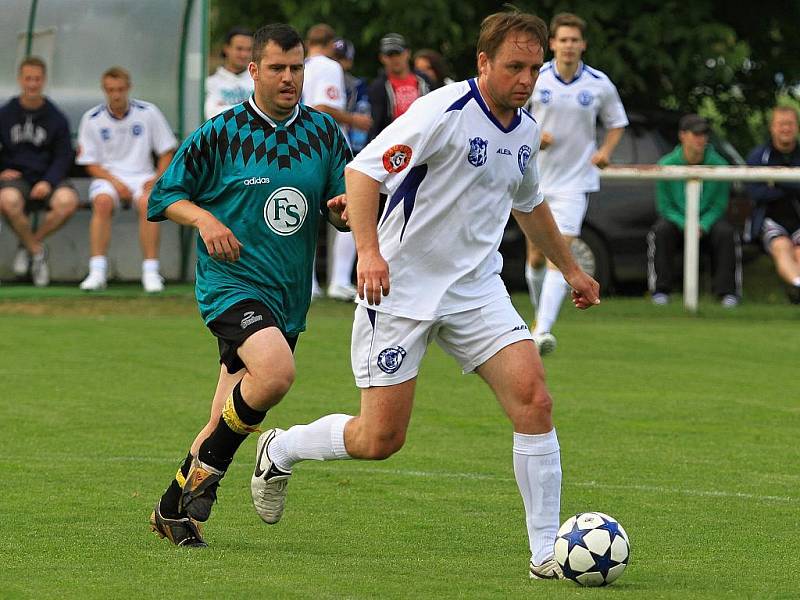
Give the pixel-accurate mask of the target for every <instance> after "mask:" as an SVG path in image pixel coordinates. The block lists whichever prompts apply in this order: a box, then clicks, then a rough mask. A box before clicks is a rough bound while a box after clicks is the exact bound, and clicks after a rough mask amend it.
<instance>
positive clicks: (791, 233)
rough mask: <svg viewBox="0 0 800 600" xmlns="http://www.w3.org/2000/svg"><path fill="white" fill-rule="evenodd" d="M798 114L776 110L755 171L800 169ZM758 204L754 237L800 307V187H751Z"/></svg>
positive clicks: (753, 160)
mask: <svg viewBox="0 0 800 600" xmlns="http://www.w3.org/2000/svg"><path fill="white" fill-rule="evenodd" d="M797 132H798V123H797V111H796V110H795V109H794V108H792V107H790V106H776V107H775V108H774V109H773V110H772V118H771V120H770V124H769V135H770V139H769V141H768V142H767V143H766V144H764V145H762V146H759V147H757V148H755V149H754V150H753V151H752V152H751V153H750V155H749V156H748V157H747V164H748V165H752V166H754V167H760V166H764V167H800V147H798V144H797ZM747 187H748V191H749V193H750V198H751V199H752V200H753V202H755V209H754V210H753V215H752V217H751V235H752V237H753V238H757V237H760V238H761V241H762V243H763V244H764V249H765V250H766V251H767V253H768V254H770V255H771V256H772V260H773V261H774V262H775V269H776V270H777V271H778V275H780V276H781V278H782V279H783V280H784V281H785V282H786V284H787V286H788V289H787V293H788V295H789V300H790V301H791V302H792V303H793V304H800V184H798V183H796V182H775V183H762V182H758V183H751V184H749V185H748V186H747Z"/></svg>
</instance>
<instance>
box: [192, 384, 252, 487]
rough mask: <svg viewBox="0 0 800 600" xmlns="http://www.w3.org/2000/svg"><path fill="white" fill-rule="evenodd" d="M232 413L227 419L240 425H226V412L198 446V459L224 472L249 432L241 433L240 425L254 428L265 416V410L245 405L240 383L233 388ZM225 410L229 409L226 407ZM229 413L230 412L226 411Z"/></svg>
mask: <svg viewBox="0 0 800 600" xmlns="http://www.w3.org/2000/svg"><path fill="white" fill-rule="evenodd" d="M231 395H232V397H233V413H235V414H234V415H230V417H229V418H232V419H238V420H239V421H241V424H237V423H228V421H227V420H226V416H225V415H226V410H223V415H222V416H221V417H220V418H219V421H218V422H217V426H216V428H215V429H214V431H212V432H211V435H209V436H208V437H207V438H206V440H205V441H204V442H203V443H202V445H201V446H200V452H199V453H198V458H199V459H200V461H201V462H204V463H205V464H207V465H210V466H212V467H214V468H215V469H219V470H220V471H225V470H227V469H228V466H229V465H230V464H231V461H233V455H234V454H236V451H237V450H238V449H239V446H240V445H241V444H242V442H243V441H244V440H245V438H247V436H248V435H249V432H246V431H243V430H242V428H241V425H242V424H243V425H244V426H246V427H254V426H256V425H258V424H259V423H261V421H263V420H264V417H266V415H267V411H265V410H263V411H262V410H256V409H254V408H252V407H250V406H248V405H247V403H246V402H245V401H244V398H242V382H241V381H240V382H239V383H237V384H236V387H234V388H233V394H231ZM226 408H229V407H227V406H226ZM228 412H230V411H228Z"/></svg>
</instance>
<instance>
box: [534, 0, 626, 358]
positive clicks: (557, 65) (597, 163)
mask: <svg viewBox="0 0 800 600" xmlns="http://www.w3.org/2000/svg"><path fill="white" fill-rule="evenodd" d="M585 31H586V22H585V21H584V20H583V19H581V18H580V17H578V16H576V15H573V14H571V13H560V14H557V15H556V16H555V17H553V20H552V21H551V23H550V49H551V50H552V51H553V54H554V55H555V58H554V59H553V60H551V61H550V62H547V63H545V65H544V67H542V71H541V73H540V76H539V79H538V81H537V82H536V87H535V89H534V92H533V96H532V98H531V103H532V111H531V112H533V115H534V117H535V118H536V120H537V121H538V122H539V123H540V124H541V127H542V143H541V147H540V150H541V151H540V152H539V159H538V165H539V175H540V177H541V190H542V194H544V198H545V200H546V201H547V203H548V204H549V205H550V210H551V211H552V212H553V218H554V219H555V221H556V225H558V229H559V231H561V233H562V235H563V236H564V240H565V241H566V242H567V244H568V245H569V244H570V243H571V242H572V240H573V239H574V238H575V237H577V236H579V235H580V233H581V224H582V223H583V217H584V216H585V215H586V207H587V194H588V193H589V192H596V191H597V190H598V189H600V177H599V175H598V171H597V169H602V168H604V167H605V166H606V165H608V163H609V162H610V160H611V154H612V153H613V152H614V148H615V147H616V146H617V144H618V143H619V140H620V138H622V133H623V131H624V128H625V126H626V125H627V124H628V118H627V116H626V115H625V109H624V108H623V106H622V102H620V99H619V94H618V93H617V88H616V87H614V84H613V83H611V80H610V79H609V78H608V77H607V76H606V75H605V74H604V73H602V72H600V71H598V70H596V69H593V68H591V67H589V66H588V65H585V64H584V63H583V62H582V61H581V56H582V55H583V52H584V51H585V50H586V40H585V39H584V33H585ZM598 117H599V118H600V120H601V121H602V122H603V125H604V126H605V128H606V130H607V133H606V137H605V140H604V141H603V144H602V145H601V146H600V148H597V145H596V143H595V137H596V123H597V118H598ZM525 279H526V281H527V282H528V289H529V291H530V296H531V303H532V304H533V308H534V310H535V311H536V326H535V328H534V330H533V338H534V341H535V342H536V345H537V346H538V347H539V352H540V354H542V355H545V354H548V353H550V352H552V351H553V350H554V349H555V346H556V340H555V337H553V335H552V334H551V333H550V330H551V328H552V327H553V324H554V323H555V321H556V318H557V317H558V311H559V310H560V308H561V303H562V302H563V300H564V296H565V295H566V293H567V287H568V286H567V283H566V281H564V277H563V275H562V274H561V273H560V272H559V270H558V268H557V267H556V266H555V265H554V264H553V263H552V262H549V261H548V262H547V263H546V262H545V256H544V254H543V253H542V252H541V250H539V249H538V248H537V247H536V246H535V245H534V244H533V243H531V242H530V241H528V260H527V263H526V266H525Z"/></svg>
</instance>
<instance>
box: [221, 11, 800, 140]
mask: <svg viewBox="0 0 800 600" xmlns="http://www.w3.org/2000/svg"><path fill="white" fill-rule="evenodd" d="M514 4H515V6H516V7H517V8H519V9H521V10H527V11H530V12H534V13H536V14H538V15H539V16H541V17H542V18H543V19H545V21H549V20H550V18H551V17H552V16H553V15H554V14H556V13H558V12H561V11H570V12H574V13H576V14H578V15H580V16H581V17H583V18H584V19H585V20H586V21H587V24H588V31H587V36H586V37H587V40H588V49H587V52H586V55H585V59H586V62H587V63H589V64H591V65H593V66H595V67H596V68H598V69H600V70H602V71H604V72H606V73H607V74H608V75H609V76H610V77H611V79H612V80H613V81H614V82H615V83H616V85H617V87H618V88H619V91H620V95H621V96H622V99H623V101H624V103H625V106H626V107H627V108H628V109H629V110H640V111H646V112H650V111H654V110H664V109H667V110H673V111H680V112H687V111H700V112H702V113H703V114H705V115H706V116H708V117H710V118H711V119H712V120H713V121H714V123H715V125H716V126H717V127H719V128H720V129H722V130H724V131H725V132H726V133H727V136H728V137H729V138H730V139H731V140H732V141H733V142H734V144H735V145H736V146H737V147H738V148H739V149H740V151H742V152H746V151H747V150H748V149H749V147H750V146H751V145H753V144H755V143H756V142H758V141H760V140H761V138H763V137H764V135H765V132H764V131H763V130H762V127H763V118H762V117H763V114H764V111H765V110H766V109H768V108H769V107H770V106H772V105H773V104H774V103H775V102H776V97H777V96H779V95H781V94H783V95H787V94H788V95H790V96H791V95H792V94H795V93H796V91H797V89H798V87H800V36H798V35H797V23H800V2H798V1H797V0H772V1H771V2H769V3H764V5H763V6H759V7H755V6H744V9H743V5H741V4H738V3H731V2H726V1H723V0H693V1H692V2H685V1H684V0H639V1H637V2H632V1H630V0H603V1H602V2H598V1H597V0H573V1H570V2H566V1H563V0H538V1H536V2H532V1H529V0H519V1H517V2H515V3H514ZM502 8H503V4H502V3H499V2H490V1H488V0H471V1H470V2H463V1H459V2H454V1H451V0H427V1H426V2H424V3H422V2H406V3H402V2H397V0H280V1H278V0H212V13H211V17H212V42H217V43H219V40H220V39H221V37H222V36H223V35H224V32H225V31H226V30H227V29H228V28H229V27H231V26H233V25H238V24H247V25H250V26H252V27H257V26H259V25H261V24H263V23H266V22H274V21H284V22H287V23H291V24H292V25H293V26H295V27H296V28H297V29H298V30H300V31H301V32H304V31H305V30H306V29H308V27H309V26H311V25H313V24H314V23H318V22H327V23H329V24H330V25H331V26H333V28H334V29H335V30H336V31H337V32H338V33H339V34H340V35H342V36H343V37H346V38H348V39H350V40H352V41H353V43H354V44H355V45H356V48H357V56H356V66H355V69H354V71H355V72H356V73H358V74H361V75H362V76H365V77H368V78H369V77H372V76H374V75H375V73H376V71H377V69H378V62H377V58H376V57H377V47H378V40H379V39H380V38H381V36H382V35H384V34H385V33H387V32H390V31H396V32H398V33H402V34H403V35H405V36H406V37H407V39H408V40H409V42H410V44H411V45H412V47H413V48H415V49H419V48H433V49H435V50H438V51H440V52H441V53H442V54H443V55H444V56H445V57H446V58H447V59H448V61H449V62H450V64H451V66H452V70H453V75H454V76H455V77H456V78H463V77H469V76H471V75H473V74H474V71H475V41H476V39H477V35H478V29H479V27H480V22H481V19H482V18H483V17H485V16H486V15H488V14H491V13H492V12H495V11H497V10H501V9H502Z"/></svg>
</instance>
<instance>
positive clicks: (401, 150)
mask: <svg viewBox="0 0 800 600" xmlns="http://www.w3.org/2000/svg"><path fill="white" fill-rule="evenodd" d="M411 154H412V152H411V148H409V147H408V146H406V145H405V144H396V145H394V146H392V147H391V148H389V149H388V150H387V151H386V152H384V153H383V168H384V169H386V170H387V171H388V172H389V173H399V172H400V171H402V170H403V169H405V168H406V167H407V166H408V163H410V162H411Z"/></svg>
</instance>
